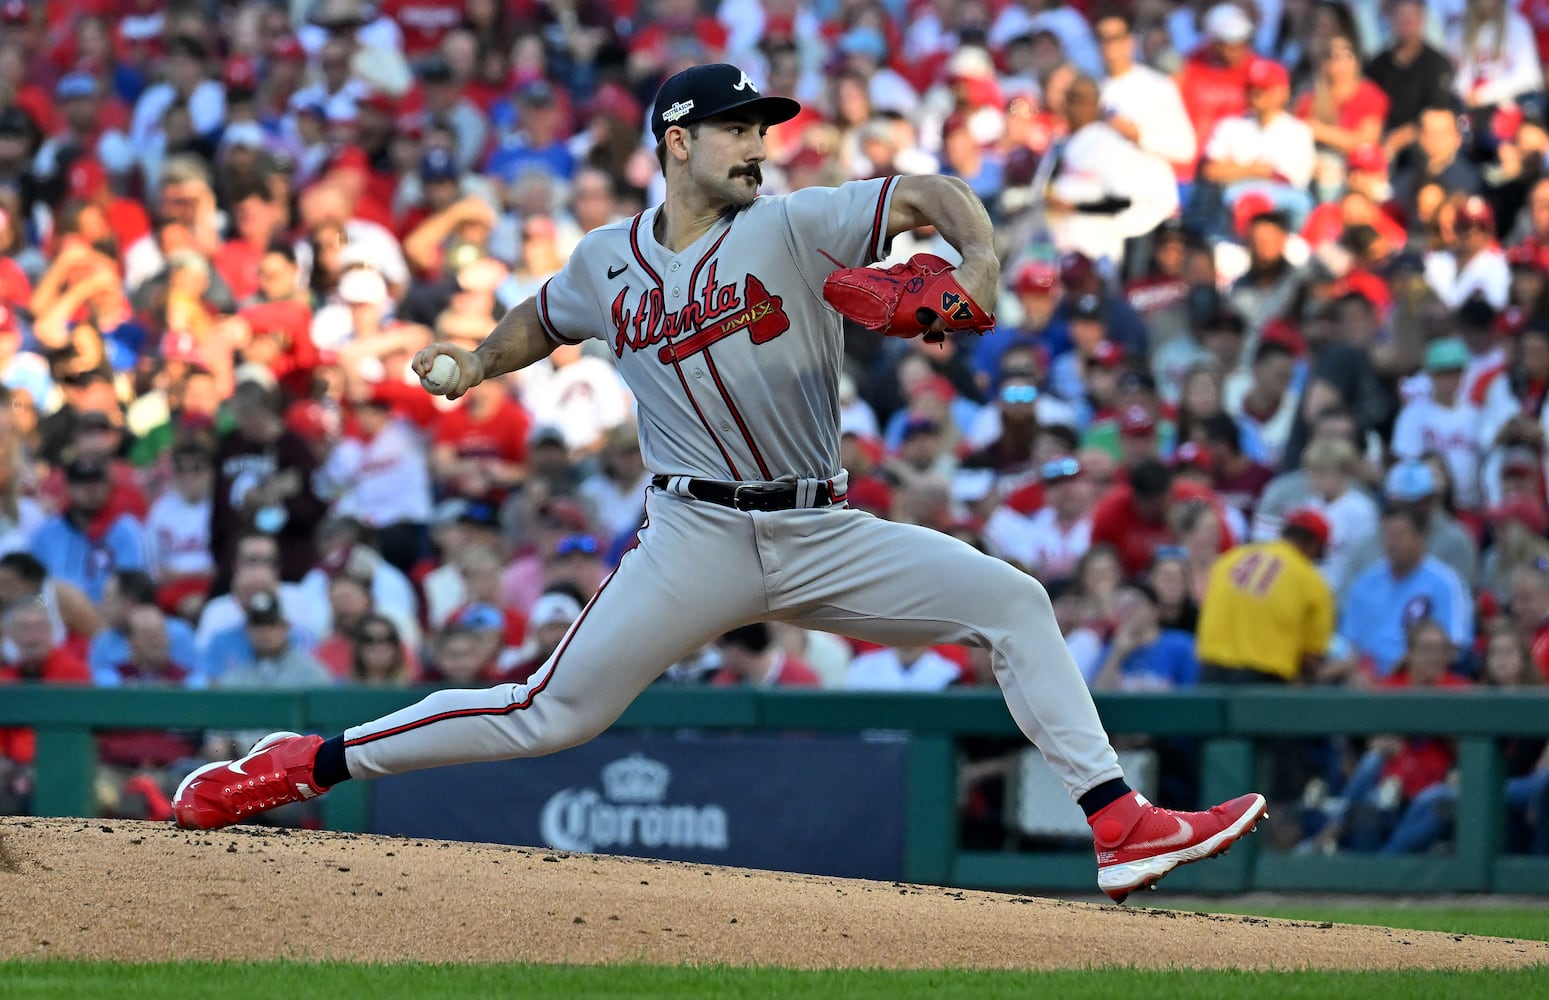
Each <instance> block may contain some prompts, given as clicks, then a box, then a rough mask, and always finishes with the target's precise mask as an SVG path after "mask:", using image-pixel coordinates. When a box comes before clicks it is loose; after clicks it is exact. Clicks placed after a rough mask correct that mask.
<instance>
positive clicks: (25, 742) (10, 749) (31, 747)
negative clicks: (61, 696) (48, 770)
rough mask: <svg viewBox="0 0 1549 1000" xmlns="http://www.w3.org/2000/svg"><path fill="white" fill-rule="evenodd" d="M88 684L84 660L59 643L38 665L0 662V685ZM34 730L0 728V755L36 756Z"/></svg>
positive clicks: (29, 758) (27, 761)
mask: <svg viewBox="0 0 1549 1000" xmlns="http://www.w3.org/2000/svg"><path fill="white" fill-rule="evenodd" d="M27 683H37V684H90V683H91V670H90V669H88V668H87V666H86V661H85V660H83V659H81V658H80V657H79V656H76V655H75V654H74V653H72V652H70V651H69V650H68V649H65V648H63V647H60V648H57V649H55V650H53V651H52V652H50V653H49V654H48V656H47V657H45V658H44V660H43V663H42V666H41V667H39V668H38V669H37V670H36V671H28V673H27V675H26V676H23V674H22V669H21V667H20V666H19V665H17V664H14V663H6V664H0V685H5V684H27ZM37 748H38V741H37V734H36V733H34V732H33V731H32V730H31V729H24V728H21V727H20V726H7V727H4V728H0V757H9V758H10V759H11V760H14V761H16V762H17V763H19V764H31V763H32V761H33V758H34V757H36V756H37Z"/></svg>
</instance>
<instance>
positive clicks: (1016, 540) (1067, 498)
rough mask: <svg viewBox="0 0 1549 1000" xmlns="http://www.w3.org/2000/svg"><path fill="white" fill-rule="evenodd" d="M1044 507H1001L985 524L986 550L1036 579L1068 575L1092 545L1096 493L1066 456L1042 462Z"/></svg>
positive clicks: (1050, 578)
mask: <svg viewBox="0 0 1549 1000" xmlns="http://www.w3.org/2000/svg"><path fill="white" fill-rule="evenodd" d="M1038 479H1039V482H1040V483H1041V484H1042V486H1043V499H1044V505H1043V509H1041V510H1039V511H1037V512H1036V513H1033V514H1031V515H1024V514H1019V513H1017V512H1016V511H1015V510H1013V509H1012V508H1011V507H1010V506H1006V505H1002V506H1000V507H998V508H996V510H995V511H994V513H992V514H991V515H990V517H989V519H988V520H987V521H986V522H985V525H984V536H985V539H986V541H988V543H989V545H990V549H991V551H993V552H994V553H995V554H996V555H997V556H999V557H1000V558H1002V559H1005V560H1007V561H1008V562H1012V563H1015V564H1016V565H1018V566H1021V567H1022V568H1023V569H1025V570H1027V571H1028V572H1029V573H1032V574H1033V575H1035V576H1037V577H1038V578H1039V579H1040V580H1063V579H1067V578H1068V577H1070V576H1072V575H1073V574H1074V573H1075V571H1076V565H1077V563H1079V562H1080V561H1081V557H1082V556H1084V555H1086V551H1087V549H1089V548H1091V545H1092V503H1093V500H1094V498H1095V494H1094V492H1093V490H1092V486H1091V483H1090V482H1089V481H1088V480H1087V479H1086V478H1085V477H1084V476H1083V475H1082V469H1081V463H1080V462H1079V461H1077V460H1076V459H1075V458H1073V457H1071V456H1068V455H1067V456H1065V457H1062V458H1056V459H1053V460H1052V461H1048V462H1045V463H1044V464H1043V466H1042V467H1041V468H1040V469H1039V471H1038Z"/></svg>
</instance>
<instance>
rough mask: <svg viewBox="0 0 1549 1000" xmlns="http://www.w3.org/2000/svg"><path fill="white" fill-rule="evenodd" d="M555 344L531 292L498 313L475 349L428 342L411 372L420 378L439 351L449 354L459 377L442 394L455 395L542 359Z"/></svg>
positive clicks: (428, 368) (425, 373)
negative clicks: (539, 316)
mask: <svg viewBox="0 0 1549 1000" xmlns="http://www.w3.org/2000/svg"><path fill="white" fill-rule="evenodd" d="M556 346H558V345H557V344H556V343H555V341H553V340H552V339H550V338H549V335H548V333H547V332H545V330H544V328H543V324H542V322H540V321H539V319H538V299H537V297H536V296H533V297H530V298H528V299H527V300H526V301H524V302H522V303H521V304H520V305H517V306H516V307H515V308H513V309H512V310H511V311H510V312H508V313H506V314H505V316H503V317H501V320H500V322H499V323H496V324H495V328H494V329H493V330H491V331H490V333H489V336H488V337H485V338H484V343H482V344H480V345H479V346H478V349H477V350H473V351H470V350H468V349H466V348H463V347H458V346H457V345H456V344H448V343H442V342H437V343H434V344H431V345H430V346H428V347H426V348H425V349H424V350H422V351H420V352H419V353H418V354H416V355H415V356H414V372H415V374H417V375H419V376H420V377H421V378H423V377H424V376H426V375H428V374H429V373H430V366H431V365H433V364H435V361H436V358H437V357H438V356H439V355H442V354H445V355H448V356H450V357H451V358H452V360H454V361H456V362H457V371H458V378H457V381H456V382H455V383H454V384H453V385H451V386H449V387H448V388H447V389H446V391H445V392H444V393H443V395H445V396H446V398H448V399H456V398H458V397H459V396H461V395H462V394H463V393H465V392H467V391H468V390H469V389H472V388H473V387H474V386H476V385H478V384H479V383H480V382H482V381H484V380H485V379H490V378H499V377H500V376H502V375H505V374H508V373H510V372H514V371H519V370H521V369H523V368H526V367H527V366H528V365H531V364H533V363H535V362H538V361H541V360H543V359H544V358H546V357H548V356H549V355H550V354H551V353H552V352H553V350H554V348H555V347H556Z"/></svg>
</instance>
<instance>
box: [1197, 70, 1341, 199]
mask: <svg viewBox="0 0 1549 1000" xmlns="http://www.w3.org/2000/svg"><path fill="white" fill-rule="evenodd" d="M1247 86H1248V113H1247V114H1243V115H1236V116H1233V117H1231V118H1227V119H1225V120H1224V121H1222V122H1221V124H1220V125H1218V126H1216V130H1215V132H1214V133H1212V134H1211V136H1210V138H1209V140H1208V141H1207V142H1206V143H1205V150H1204V166H1203V167H1202V168H1201V172H1202V173H1203V174H1204V177H1205V179H1206V180H1208V181H1213V182H1215V183H1217V184H1221V185H1225V187H1226V191H1225V198H1226V203H1227V205H1228V206H1231V205H1235V204H1236V203H1237V202H1238V201H1239V200H1240V199H1241V198H1242V197H1243V196H1244V195H1247V194H1255V193H1256V194H1263V195H1266V196H1268V197H1269V199H1270V202H1271V204H1272V205H1273V206H1274V207H1275V208H1278V209H1281V210H1283V211H1287V212H1289V213H1291V215H1292V225H1293V228H1299V227H1300V225H1301V219H1302V217H1304V216H1305V215H1306V214H1307V212H1308V211H1310V210H1311V208H1312V203H1311V199H1310V197H1309V196H1308V194H1307V185H1308V184H1310V183H1311V182H1312V173H1313V168H1314V166H1315V165H1316V163H1317V150H1316V148H1315V146H1314V143H1313V138H1312V129H1310V128H1309V127H1308V126H1307V123H1306V122H1304V121H1302V120H1301V119H1300V118H1297V117H1296V116H1295V115H1292V114H1291V113H1290V112H1289V111H1287V110H1286V105H1287V104H1288V103H1289V101H1290V96H1291V76H1290V74H1289V73H1287V72H1286V69H1285V67H1284V66H1282V65H1280V64H1279V63H1277V62H1275V61H1274V60H1273V59H1254V60H1253V61H1252V62H1250V63H1249V64H1248V72H1247Z"/></svg>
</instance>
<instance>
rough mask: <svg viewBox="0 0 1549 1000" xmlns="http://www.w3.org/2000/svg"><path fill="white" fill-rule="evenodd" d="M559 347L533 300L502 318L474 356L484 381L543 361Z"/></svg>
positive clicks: (534, 299) (522, 304)
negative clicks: (481, 370) (541, 319)
mask: <svg viewBox="0 0 1549 1000" xmlns="http://www.w3.org/2000/svg"><path fill="white" fill-rule="evenodd" d="M555 346H556V344H555V343H554V341H552V340H550V339H549V335H548V334H547V333H545V332H544V329H543V323H542V321H540V320H539V318H538V300H537V298H529V299H527V300H526V301H525V302H523V303H521V304H520V305H518V306H516V307H515V308H513V309H512V310H511V311H510V312H508V313H506V314H505V316H503V317H501V320H500V322H499V323H496V324H495V329H493V330H491V331H490V334H489V336H488V337H485V338H484V343H482V344H480V345H479V347H478V350H476V351H474V352H473V354H474V357H476V358H478V359H479V361H480V362H481V363H482V364H483V369H484V370H483V377H484V378H487V379H488V378H499V377H500V376H502V375H506V374H509V373H511V372H514V371H520V370H521V369H523V368H526V367H527V366H528V365H531V364H534V363H536V362H539V361H542V360H543V359H544V358H546V357H548V356H549V355H550V354H551V353H553V351H554V348H555Z"/></svg>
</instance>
